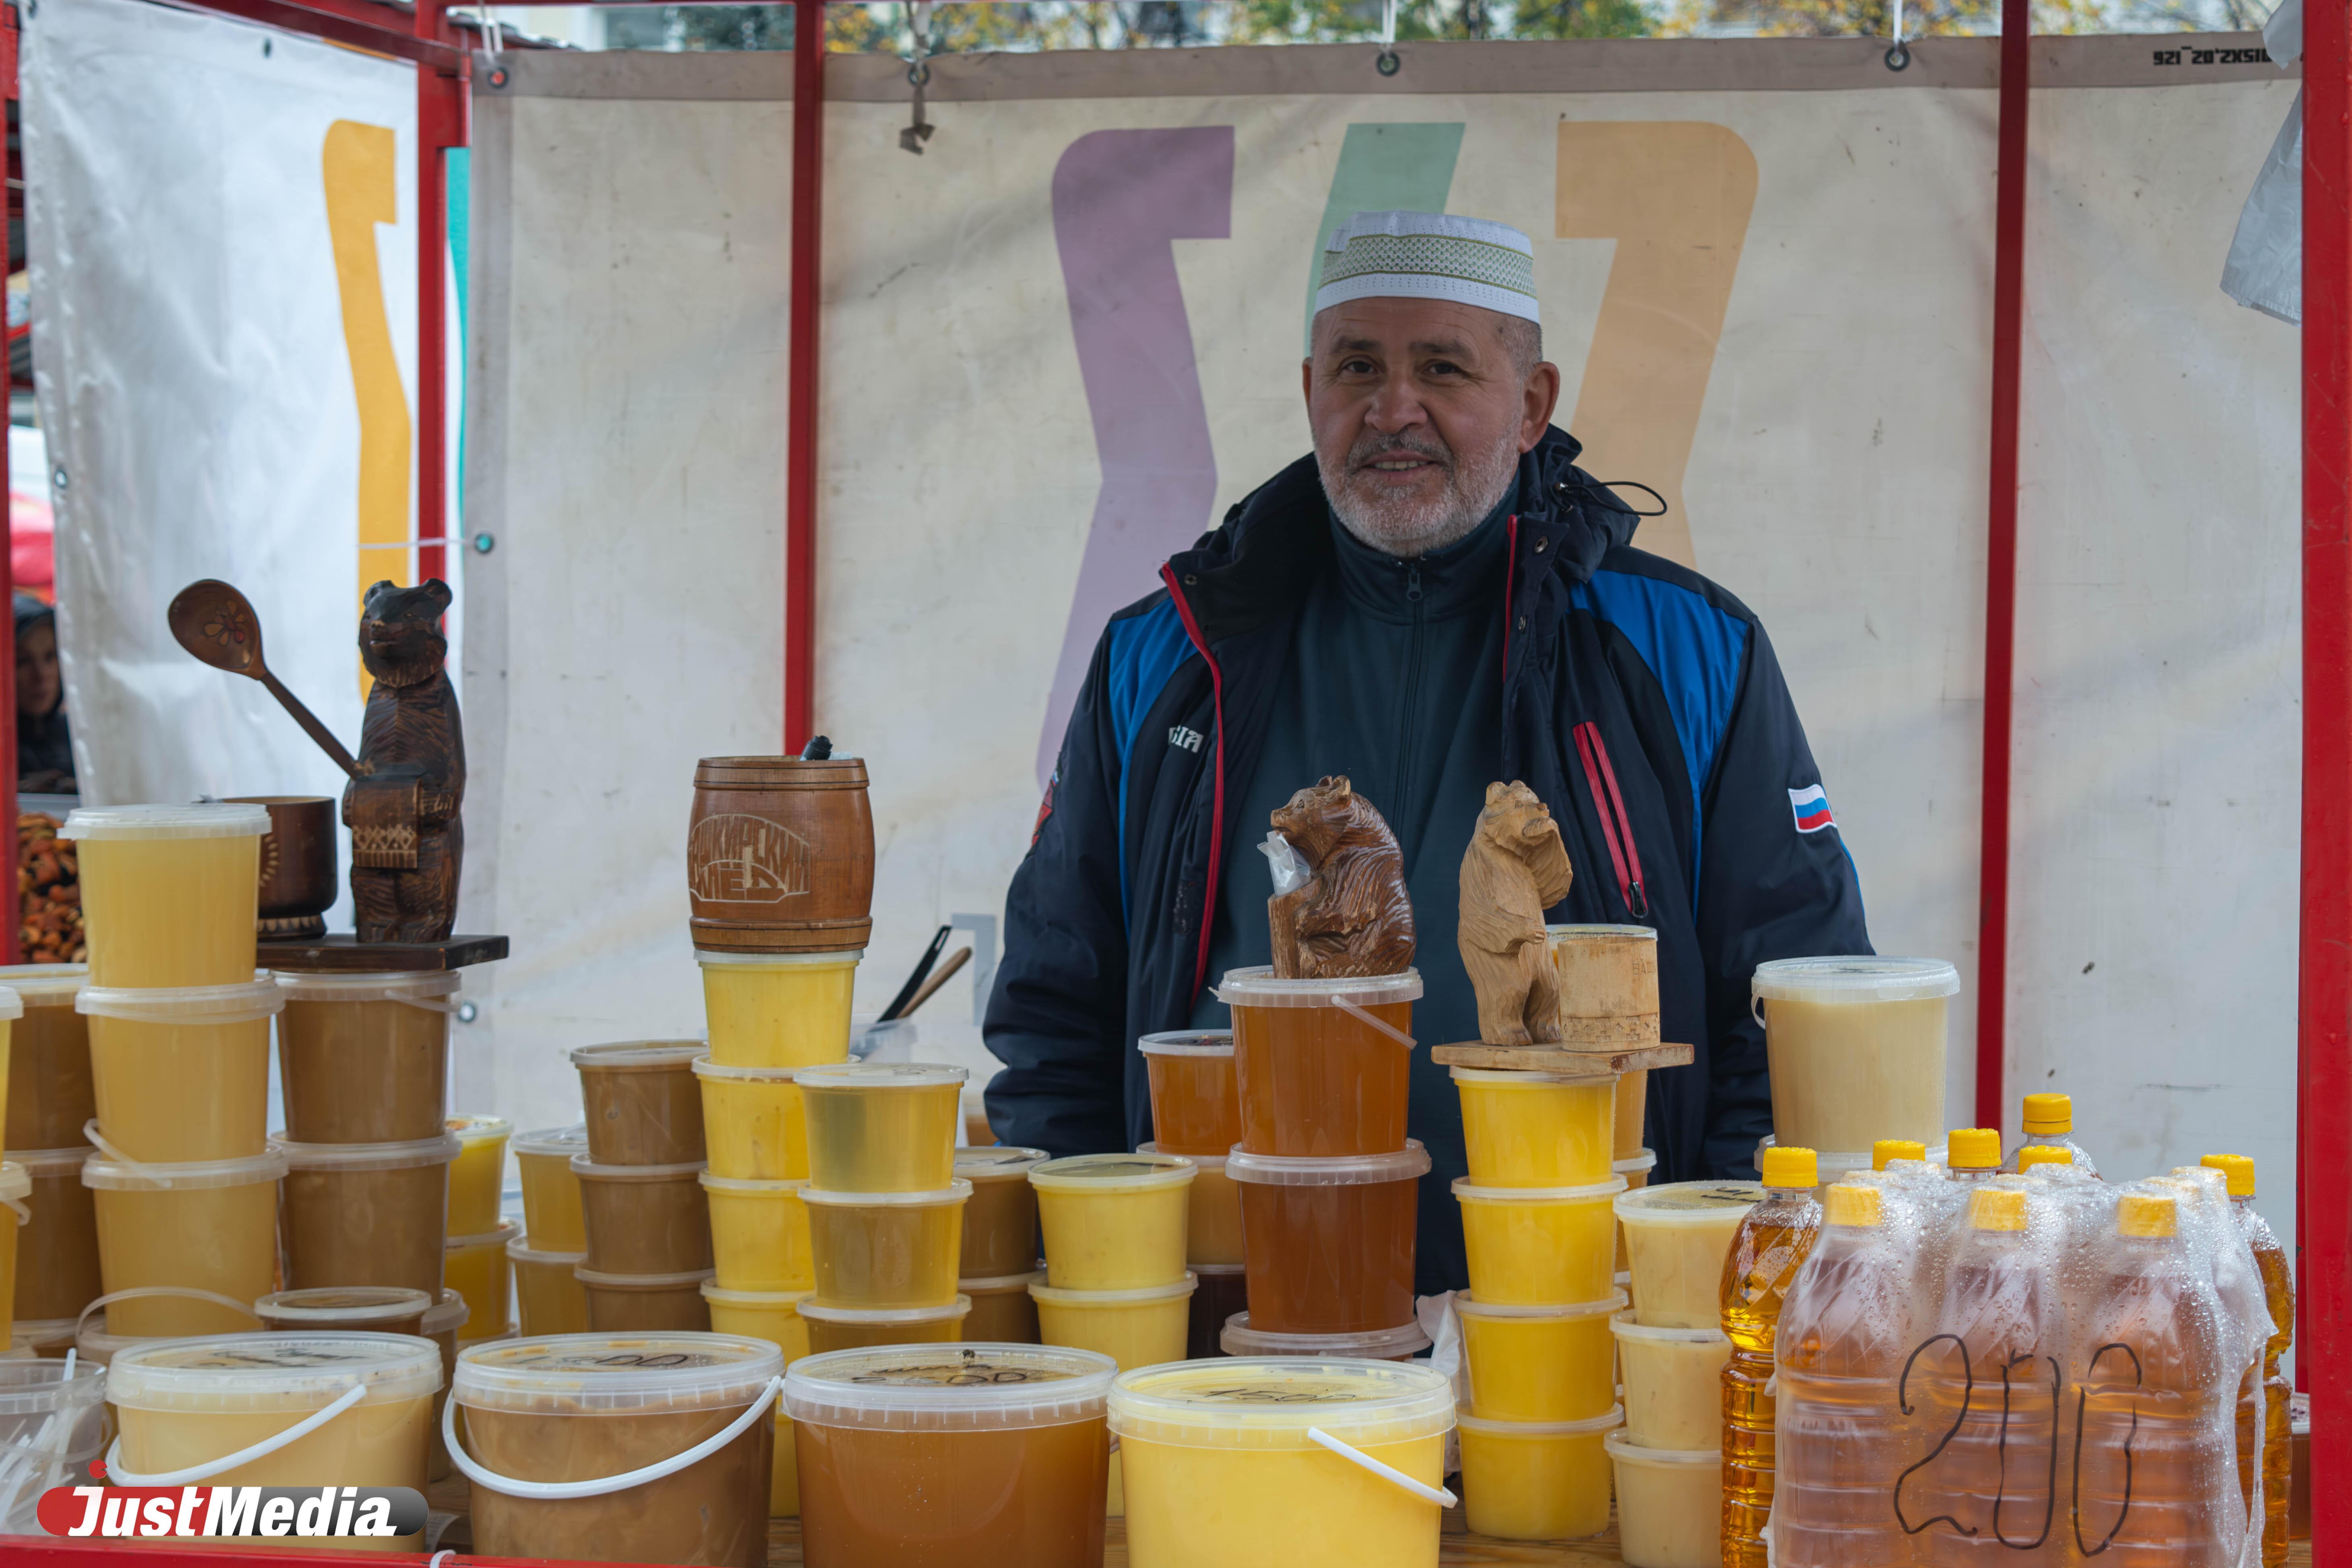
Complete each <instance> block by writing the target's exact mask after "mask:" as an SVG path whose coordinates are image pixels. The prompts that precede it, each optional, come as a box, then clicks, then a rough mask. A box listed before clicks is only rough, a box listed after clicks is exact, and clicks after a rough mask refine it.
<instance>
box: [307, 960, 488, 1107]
mask: <svg viewBox="0 0 2352 1568" xmlns="http://www.w3.org/2000/svg"><path fill="white" fill-rule="evenodd" d="M276 978H277V981H278V986H279V988H280V989H281V990H283V991H284V992H285V994H286V1010H285V1011H284V1012H283V1013H280V1014H279V1015H278V1083H279V1088H280V1089H281V1090H282V1091H283V1093H284V1096H285V1100H286V1136H287V1137H289V1138H290V1139H292V1140H294V1141H295V1142H298V1143H413V1142H417V1141H418V1140H420V1139H425V1138H431V1137H433V1136H435V1135H436V1134H437V1133H439V1132H441V1131H445V1129H444V1128H443V1126H442V1119H443V1117H444V1115H445V1114H446V1112H447V1110H448V1106H449V1097H448V1070H449V1015H450V1014H451V1013H452V1012H453V1011H455V1009H456V1007H457V987H458V984H459V980H460V976H459V975H458V974H457V972H456V971H455V970H440V971H436V972H434V973H424V974H400V973H377V974H317V973H290V972H289V971H285V970H280V971H278V973H277V976H276Z"/></svg>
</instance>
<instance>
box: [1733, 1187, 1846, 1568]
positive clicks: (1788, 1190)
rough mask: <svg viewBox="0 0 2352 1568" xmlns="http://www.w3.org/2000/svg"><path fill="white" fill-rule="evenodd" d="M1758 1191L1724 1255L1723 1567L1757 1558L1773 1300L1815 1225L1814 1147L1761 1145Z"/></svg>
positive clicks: (1760, 1563) (1765, 1499) (1767, 1508)
mask: <svg viewBox="0 0 2352 1568" xmlns="http://www.w3.org/2000/svg"><path fill="white" fill-rule="evenodd" d="M1762 1175H1763V1178H1764V1188H1765V1192H1764V1201H1763V1202H1761V1203H1759V1204H1758V1205H1756V1206H1755V1207H1754V1208H1751V1209H1749V1210H1748V1214H1747V1216H1746V1217H1745V1218H1743V1219H1742V1220H1741V1221H1740V1222H1739V1229H1738V1232H1737V1233H1736V1234H1735V1235H1734V1236H1733V1237H1732V1238H1731V1250H1730V1251H1729V1252H1728V1253H1727V1254H1726V1255H1725V1256H1724V1260H1723V1331H1724V1333H1725V1335H1726V1336H1727V1337H1728V1338H1729V1339H1730V1341H1731V1359H1730V1360H1729V1361H1728V1362H1727V1363H1725V1364H1724V1368H1723V1568H1764V1563H1765V1553H1764V1522H1765V1520H1766V1518H1767V1517H1768V1516H1769V1514H1770V1513H1771V1511H1772V1396H1771V1395H1770V1394H1767V1393H1766V1392H1765V1390H1766V1388H1767V1387H1768V1386H1769V1384H1770V1383H1771V1381H1772V1340H1773V1335H1774V1333H1775V1332H1776V1331H1777V1329H1778V1326H1779V1324H1780V1304H1781V1301H1782V1300H1783V1298H1785V1297H1786V1295H1787V1294H1788V1290H1789V1286H1790V1282H1791V1281H1792V1280H1794V1279H1796V1277H1797V1270H1798V1269H1799V1268H1801V1267H1802V1266H1803V1264H1804V1261H1805V1259H1806V1258H1808V1257H1810V1256H1811V1253H1812V1250H1813V1243H1814V1241H1815V1239H1816V1238H1817V1237H1819V1235H1820V1234H1821V1226H1822V1205H1820V1204H1819V1203H1818V1202H1816V1201H1815V1200H1814V1197H1813V1186H1814V1184H1815V1183H1816V1182H1817V1181H1819V1180H1820V1168H1819V1163H1818V1162H1817V1161H1816V1160H1815V1158H1814V1155H1813V1152H1812V1151H1811V1149H1781V1148H1771V1149H1767V1150H1765V1151H1764V1159H1763V1169H1762Z"/></svg>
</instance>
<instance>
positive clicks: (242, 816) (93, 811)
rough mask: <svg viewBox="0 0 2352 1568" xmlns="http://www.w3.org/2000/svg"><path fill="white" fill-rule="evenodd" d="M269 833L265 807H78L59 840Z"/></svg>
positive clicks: (212, 804) (215, 804)
mask: <svg viewBox="0 0 2352 1568" xmlns="http://www.w3.org/2000/svg"><path fill="white" fill-rule="evenodd" d="M268 831H269V808H268V806H266V805H227V804H226V803H223V802H206V803H205V804H202V805H79V806H76V807H75V808H74V809H73V810H71V811H69V812H68V813H66V820H65V825H64V826H61V827H59V828H58V837H60V838H69V839H72V840H73V841H74V842H76V843H81V842H84V841H86V840H90V839H105V838H258V837H261V836H262V835H263V834H265V833H268Z"/></svg>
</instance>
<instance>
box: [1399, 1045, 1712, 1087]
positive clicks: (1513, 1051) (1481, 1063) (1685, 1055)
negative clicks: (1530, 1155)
mask: <svg viewBox="0 0 2352 1568" xmlns="http://www.w3.org/2000/svg"><path fill="white" fill-rule="evenodd" d="M1694 1054H1695V1053H1694V1052H1693V1051H1692V1049H1691V1047H1688V1046H1674V1045H1653V1046H1622V1047H1617V1048H1615V1049H1612V1050H1594V1049H1591V1047H1571V1046H1490V1045H1487V1044H1486V1043H1485V1042H1483V1041H1479V1040H1465V1041H1462V1042H1461V1043H1459V1044H1457V1045H1451V1046H1434V1047H1431V1049H1430V1053H1429V1059H1430V1060H1431V1061H1433V1062H1435V1063H1436V1064H1437V1065H1438V1066H1439V1067H1445V1068H1486V1069H1489V1070H1493V1071H1499V1072H1549V1073H1562V1074H1569V1075H1572V1076H1574V1077H1577V1078H1614V1077H1616V1076H1617V1075H1618V1074H1620V1073H1628V1072H1643V1071H1646V1070H1648V1069H1649V1068H1686V1067H1688V1066H1690V1064H1691V1058H1692V1057H1693V1055H1694Z"/></svg>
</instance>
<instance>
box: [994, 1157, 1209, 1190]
mask: <svg viewBox="0 0 2352 1568" xmlns="http://www.w3.org/2000/svg"><path fill="white" fill-rule="evenodd" d="M1200 1173H1201V1168H1200V1167H1199V1166H1197V1165H1195V1164H1193V1163H1192V1161H1190V1160H1188V1159H1186V1158H1185V1157H1184V1156H1183V1155H1181V1154H1073V1155H1071V1156H1070V1157H1069V1158H1068V1159H1066V1160H1048V1161H1046V1162H1045V1163H1044V1164H1042V1165H1040V1166H1038V1167H1037V1168H1036V1169H1034V1170H1033V1171H1031V1172H1030V1173H1029V1184H1030V1185H1031V1186H1033V1187H1035V1188H1036V1189H1037V1190H1038V1191H1039V1192H1041V1193H1140V1192H1149V1191H1150V1190H1151V1189H1153V1188H1155V1187H1181V1186H1184V1185H1187V1184H1190V1183H1191V1182H1192V1178H1193V1177H1195V1176H1197V1175H1199V1174H1200Z"/></svg>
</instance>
